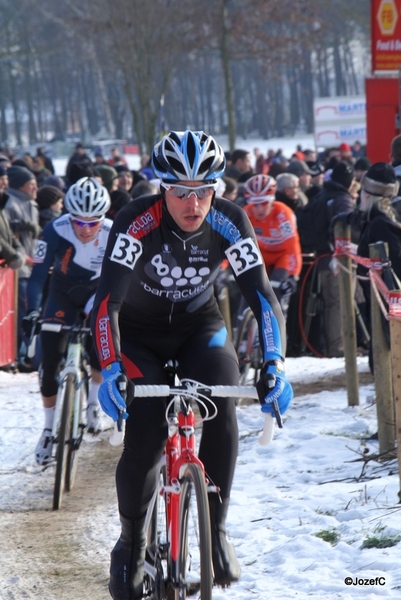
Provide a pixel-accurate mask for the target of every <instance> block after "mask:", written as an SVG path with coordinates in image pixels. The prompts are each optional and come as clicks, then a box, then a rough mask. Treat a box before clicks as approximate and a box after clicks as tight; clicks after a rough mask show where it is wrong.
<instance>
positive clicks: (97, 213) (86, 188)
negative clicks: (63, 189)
mask: <svg viewBox="0 0 401 600" xmlns="http://www.w3.org/2000/svg"><path fill="white" fill-rule="evenodd" d="M110 204H111V202H110V196H109V192H108V191H107V190H106V188H105V187H104V186H103V185H102V184H101V183H99V182H98V181H97V180H96V179H94V178H93V177H83V178H82V179H78V181H77V182H76V183H74V185H72V186H71V187H70V188H69V189H68V191H67V193H66V195H65V198H64V206H65V208H66V209H67V210H68V212H69V213H70V214H71V215H72V216H73V217H78V216H81V217H94V218H96V217H103V216H104V215H105V214H106V212H107V211H108V210H109V208H110Z"/></svg>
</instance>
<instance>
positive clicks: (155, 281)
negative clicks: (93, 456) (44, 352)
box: [92, 195, 285, 367]
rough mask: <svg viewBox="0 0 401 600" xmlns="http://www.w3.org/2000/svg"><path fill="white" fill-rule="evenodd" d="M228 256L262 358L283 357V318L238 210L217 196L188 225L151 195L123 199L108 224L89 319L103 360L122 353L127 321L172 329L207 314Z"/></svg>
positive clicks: (115, 358)
mask: <svg viewBox="0 0 401 600" xmlns="http://www.w3.org/2000/svg"><path fill="white" fill-rule="evenodd" d="M226 258H227V259H228V260H229V262H230V265H231V267H232V269H233V273H234V276H235V277H236V279H237V282H238V286H239V288H240V290H241V292H242V294H243V295H244V297H245V299H246V300H247V302H248V304H249V305H250V306H251V308H252V310H253V312H254V313H255V316H256V318H257V320H258V323H259V327H260V330H261V338H260V339H261V344H262V348H263V355H264V360H273V359H276V358H282V357H284V355H285V334H284V328H285V325H284V319H283V317H282V313H281V310H280V307H279V305H278V302H277V300H276V297H275V295H274V292H273V290H272V288H271V285H270V283H269V281H268V278H267V275H266V271H265V268H264V264H263V259H262V257H261V254H260V251H259V248H258V244H257V241H256V238H255V234H254V230H253V227H252V225H251V223H250V222H249V219H248V217H247V216H246V214H245V213H244V211H243V210H242V209H241V208H240V207H238V206H237V205H236V204H234V203H232V202H229V201H228V200H224V199H220V198H215V199H214V201H213V203H212V207H211V209H210V212H209V213H208V215H207V217H206V219H205V221H204V223H203V224H202V226H201V227H200V228H199V229H198V230H197V231H195V232H191V233H187V232H183V231H182V230H181V229H180V228H179V227H178V226H177V225H176V223H175V222H174V220H173V219H172V217H171V216H170V215H169V213H168V211H167V208H166V206H165V203H164V201H163V199H162V197H161V196H160V195H157V196H144V197H142V198H140V199H138V200H136V201H135V202H131V203H130V204H129V205H127V206H126V207H124V208H123V209H122V210H121V211H120V212H119V213H118V215H117V217H116V219H115V221H114V224H113V227H112V230H111V232H110V236H109V240H108V245H107V249H106V254H105V259H104V261H103V266H102V273H101V277H100V282H99V286H98V291H97V294H96V299H95V305H94V310H93V319H92V323H93V333H94V337H95V340H96V346H97V350H98V353H99V359H100V363H101V366H102V367H105V366H107V365H108V364H110V363H111V362H114V361H121V351H120V330H121V331H122V330H123V329H124V326H125V325H126V326H127V327H135V326H136V325H137V326H139V327H141V328H143V327H146V328H148V329H149V330H155V331H172V332H173V331H174V329H175V327H177V326H180V327H183V326H186V324H187V323H188V324H191V326H193V327H196V326H197V324H199V323H200V322H202V320H203V319H204V318H205V317H207V315H208V314H213V313H214V310H215V299H214V294H213V284H214V281H215V279H216V277H217V275H218V272H219V267H220V264H221V262H222V261H223V260H224V259H226ZM119 320H120V326H119Z"/></svg>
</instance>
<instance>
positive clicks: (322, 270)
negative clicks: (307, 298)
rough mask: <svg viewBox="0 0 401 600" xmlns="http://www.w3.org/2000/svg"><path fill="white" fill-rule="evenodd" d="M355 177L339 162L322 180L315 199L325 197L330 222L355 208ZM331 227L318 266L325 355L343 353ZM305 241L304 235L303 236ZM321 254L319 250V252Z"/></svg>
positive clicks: (338, 289) (329, 356) (337, 283)
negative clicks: (353, 191)
mask: <svg viewBox="0 0 401 600" xmlns="http://www.w3.org/2000/svg"><path fill="white" fill-rule="evenodd" d="M354 181H355V173H354V169H353V167H352V165H350V164H347V163H344V162H339V163H338V164H337V165H336V166H335V167H334V169H333V171H332V173H331V176H330V179H329V180H328V181H325V182H324V184H323V190H322V192H320V194H318V195H317V196H316V197H315V200H314V201H315V202H316V201H325V202H326V206H327V223H328V224H329V223H330V221H331V220H332V219H333V217H335V216H336V215H338V214H340V213H350V212H352V211H353V210H354V208H355V200H354V198H353V197H352V196H351V194H350V189H351V186H352V185H353V183H354ZM329 236H330V234H329V229H328V230H327V249H326V250H324V253H323V254H321V256H322V258H321V259H320V260H319V263H318V269H319V276H320V284H321V293H322V297H323V302H324V312H323V323H324V337H325V355H326V356H327V357H328V358H332V357H336V356H343V355H344V351H343V344H342V334H341V326H340V324H341V313H340V287H339V281H338V277H337V275H336V274H334V272H333V270H332V267H333V263H332V254H333V252H332V250H331V249H330V245H329V239H330V238H329ZM301 241H302V238H301ZM318 254H319V253H318Z"/></svg>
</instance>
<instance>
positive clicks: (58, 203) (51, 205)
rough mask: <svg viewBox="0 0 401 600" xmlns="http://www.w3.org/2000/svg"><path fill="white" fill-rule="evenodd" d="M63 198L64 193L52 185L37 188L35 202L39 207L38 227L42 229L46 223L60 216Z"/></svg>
mask: <svg viewBox="0 0 401 600" xmlns="http://www.w3.org/2000/svg"><path fill="white" fill-rule="evenodd" d="M64 196H65V194H64V192H62V191H61V190H60V189H59V188H57V187H56V186H53V185H44V186H43V187H41V188H39V190H38V195H37V198H36V202H37V203H38V207H39V225H40V226H41V228H42V229H43V228H44V226H45V225H47V223H49V222H50V221H53V219H56V218H57V217H59V216H60V215H61V213H62V210H63V200H64Z"/></svg>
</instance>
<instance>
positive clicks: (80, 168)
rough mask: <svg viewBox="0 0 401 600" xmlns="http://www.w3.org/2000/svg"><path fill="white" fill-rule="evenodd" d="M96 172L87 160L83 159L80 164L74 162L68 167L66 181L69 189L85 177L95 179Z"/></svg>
mask: <svg viewBox="0 0 401 600" xmlns="http://www.w3.org/2000/svg"><path fill="white" fill-rule="evenodd" d="M94 175H95V171H94V168H93V165H92V163H91V162H90V161H88V160H87V159H83V160H82V161H80V162H73V163H71V164H70V165H69V166H67V172H66V179H67V186H66V187H67V188H68V187H70V186H71V185H74V183H76V182H77V181H79V180H80V179H82V178H83V177H94Z"/></svg>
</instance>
